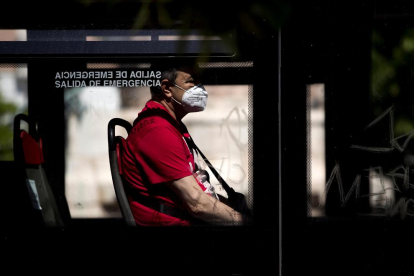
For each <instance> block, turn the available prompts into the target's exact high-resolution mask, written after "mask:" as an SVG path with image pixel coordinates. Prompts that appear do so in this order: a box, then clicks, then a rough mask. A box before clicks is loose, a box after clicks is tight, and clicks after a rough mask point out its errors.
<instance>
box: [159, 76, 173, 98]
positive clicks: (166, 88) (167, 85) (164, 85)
mask: <svg viewBox="0 0 414 276" xmlns="http://www.w3.org/2000/svg"><path fill="white" fill-rule="evenodd" d="M171 86H172V84H171V82H170V81H168V80H167V79H163V80H162V81H161V90H162V92H163V93H164V95H165V96H166V97H167V98H170V97H172V91H171Z"/></svg>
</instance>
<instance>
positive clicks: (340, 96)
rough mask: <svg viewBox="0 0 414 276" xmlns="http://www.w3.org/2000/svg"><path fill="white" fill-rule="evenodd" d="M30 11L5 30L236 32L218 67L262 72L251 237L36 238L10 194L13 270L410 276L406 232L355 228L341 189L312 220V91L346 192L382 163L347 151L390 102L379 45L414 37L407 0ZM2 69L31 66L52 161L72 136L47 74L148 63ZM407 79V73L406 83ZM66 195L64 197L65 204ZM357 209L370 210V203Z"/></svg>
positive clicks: (196, 232) (119, 234)
mask: <svg viewBox="0 0 414 276" xmlns="http://www.w3.org/2000/svg"><path fill="white" fill-rule="evenodd" d="M21 4H22V3H20V2H19V1H16V2H13V3H8V4H7V5H6V4H2V6H3V7H4V9H2V10H3V14H2V16H1V17H0V26H1V27H2V28H16V29H17V28H25V29H30V28H31V29H39V30H41V29H75V30H76V29H82V28H84V29H90V28H92V29H95V28H96V29H100V28H102V29H105V28H109V29H112V28H115V29H116V28H126V29H128V28H131V27H132V26H135V27H137V28H142V29H152V28H156V29H157V28H158V29H162V28H171V27H178V28H183V29H185V28H200V29H202V30H203V31H204V32H205V33H206V34H221V33H225V32H227V31H230V30H236V33H237V37H236V45H237V54H236V56H235V57H232V58H227V57H221V58H212V59H211V60H212V61H215V60H217V61H226V60H232V61H237V60H241V61H250V60H253V62H254V68H253V73H252V76H251V78H252V81H253V91H254V93H253V102H252V104H253V110H254V119H253V126H254V143H253V152H254V155H253V162H254V165H253V172H254V179H253V186H254V211H255V223H254V225H253V226H251V227H241V228H221V227H214V228H202V229H199V228H188V229H164V228H163V229H152V228H147V229H129V228H126V227H125V226H124V225H123V224H122V221H118V220H78V221H76V222H74V223H73V224H71V225H70V226H69V227H66V228H63V229H50V228H43V227H37V226H35V225H29V226H28V225H27V221H26V216H27V215H25V213H24V210H25V209H24V208H26V207H27V206H24V204H18V202H20V201H22V202H23V199H22V196H19V195H18V194H9V193H8V192H9V191H13V192H16V191H17V190H18V189H19V188H18V187H17V186H16V187H14V188H10V187H5V188H4V189H5V191H6V193H5V194H4V196H3V200H2V203H3V204H4V207H3V208H2V209H3V212H4V216H3V217H4V218H5V219H4V223H3V224H4V225H5V227H4V230H5V234H4V239H3V241H4V244H5V246H3V247H2V248H3V251H4V252H5V254H6V255H5V256H7V258H6V259H4V260H5V261H6V263H9V264H13V265H15V264H22V263H25V264H31V265H38V269H44V270H49V265H51V264H56V265H59V268H58V270H57V272H62V271H64V270H66V268H75V270H77V272H78V273H81V272H83V271H84V270H83V269H82V268H81V265H85V266H87V267H89V268H93V269H97V270H105V269H106V268H107V267H108V266H112V267H116V268H119V269H122V270H123V269H128V270H129V271H132V272H134V273H137V274H141V273H142V270H144V269H145V270H147V271H149V272H148V273H146V274H147V275H154V274H163V275H164V274H165V273H168V272H171V271H174V272H177V273H179V274H183V273H186V274H187V273H188V274H191V275H283V276H285V275H303V274H304V273H307V274H308V273H309V274H310V275H313V274H315V275H383V274H385V273H388V272H389V273H391V275H412V274H413V272H414V269H413V268H412V265H411V260H412V253H411V250H410V248H411V246H412V242H411V240H412V238H411V237H412V234H413V232H412V227H413V225H412V221H411V220H410V219H407V220H401V219H399V218H398V217H397V218H395V217H393V218H388V217H380V218H378V217H373V216H364V217H361V216H357V215H356V214H357V212H356V208H354V207H355V204H354V205H352V204H351V205H350V207H348V208H345V209H341V208H339V207H338V206H337V200H335V198H336V195H337V191H335V189H333V190H332V192H331V193H330V194H329V195H328V199H327V200H329V201H330V202H331V203H330V204H331V205H330V207H329V210H328V209H327V212H330V215H329V216H328V217H327V218H320V219H318V218H309V217H308V214H307V213H308V211H307V199H308V194H307V181H308V180H307V175H308V172H307V165H308V164H307V162H308V160H307V155H306V150H307V144H306V141H307V138H306V137H307V132H306V129H307V121H306V112H307V109H306V106H307V105H306V101H307V99H306V85H308V84H312V83H324V84H325V91H326V98H325V102H326V104H325V109H326V118H327V121H326V131H327V132H326V151H327V152H326V158H327V173H329V172H330V171H331V170H332V168H333V166H334V165H335V162H336V161H338V160H339V161H340V162H341V164H344V178H345V179H346V180H347V181H346V183H347V184H346V186H345V191H348V189H349V188H350V185H351V183H352V182H351V181H352V180H353V178H354V176H355V174H354V171H353V168H354V167H353V166H352V165H354V163H353V162H354V160H358V162H360V164H361V166H364V165H372V164H373V162H372V160H374V159H375V158H374V157H372V156H364V155H360V154H359V153H355V152H352V151H349V146H350V145H351V144H353V143H355V142H356V141H359V140H358V139H359V137H358V133H361V130H362V129H363V128H364V126H365V125H366V124H367V123H369V122H371V121H372V120H373V119H374V118H376V117H377V116H378V110H384V108H385V107H386V106H387V105H388V103H387V100H389V98H387V97H386V95H383V96H382V98H379V99H373V97H372V95H371V90H372V76H371V73H372V66H373V62H372V59H371V51H372V47H373V46H374V44H375V43H374V42H373V38H372V32H373V30H374V29H380V30H383V26H385V25H386V24H388V25H387V26H391V27H389V28H388V29H386V30H388V34H387V35H384V37H385V38H386V39H385V40H386V41H388V40H387V38H388V39H389V40H391V41H393V40H397V39H398V36H397V34H396V32H394V31H393V30H400V32H402V31H401V30H404V29H405V28H408V27H410V26H411V25H412V23H411V22H410V21H412V19H413V11H414V6H413V5H412V4H409V3H408V1H402V2H399V3H398V4H394V3H388V2H385V1H384V2H381V1H371V2H368V1H363V2H359V3H348V2H345V1H342V2H340V3H330V4H326V3H325V2H322V1H312V2H311V3H305V4H291V3H287V2H284V1H247V2H243V4H242V3H238V4H232V5H230V6H224V3H222V2H220V1H209V2H199V3H198V4H195V3H191V2H188V1H148V2H146V1H140V2H133V1H111V2H103V1H79V2H76V1H59V2H48V1H43V2H40V3H38V2H36V3H31V4H29V6H22V5H21ZM5 11H7V12H5ZM162 11H168V14H169V15H170V17H169V18H168V17H162V16H160V14H163V13H162ZM139 18H145V20H140V19H139ZM167 19H168V20H167ZM392 34H394V35H395V37H394V38H393V37H392V36H390V35H392ZM0 58H1V59H0V61H1V62H2V63H3V62H27V63H28V72H29V79H28V81H29V84H28V85H29V87H28V90H29V114H33V115H36V116H39V117H41V118H42V119H43V121H44V123H45V128H44V129H45V136H46V138H45V139H46V140H47V139H49V145H50V147H51V148H52V147H62V146H63V145H62V144H63V135H64V133H63V126H59V124H61V122H63V120H64V118H63V112H62V106H63V93H61V94H58V93H55V92H56V90H55V89H54V88H53V87H47V85H46V83H52V82H48V81H47V80H46V79H45V78H46V77H45V76H47V74H48V73H53V72H55V71H58V70H59V69H65V70H70V68H80V67H81V66H82V64H85V62H87V61H99V62H104V61H111V62H112V61H114V62H128V63H133V62H135V61H142V60H143V59H145V57H134V56H122V55H118V56H117V55H108V56H105V57H97V56H93V55H90V56H78V57H77V58H75V59H74V58H71V57H67V56H30V55H29V56H4V55H3V56H1V57H0ZM280 66H281V67H280ZM409 69H410V66H409V65H408V69H407V68H405V70H406V71H407V70H408V72H409V71H410V70H409ZM404 72H405V71H404ZM224 73H226V74H237V73H232V72H224ZM408 75H409V74H408ZM231 78H234V76H233V77H231ZM404 80H405V79H403V81H404ZM404 91H408V92H407V93H405V98H404V99H405V100H401V99H400V100H399V102H400V103H401V104H400V106H401V108H402V109H403V108H404V107H406V108H407V109H408V110H407V111H406V114H408V115H412V112H413V111H412V106H413V105H412V99H413V97H412V96H411V95H410V94H409V91H410V86H406V88H404ZM394 100H395V99H394ZM397 106H398V105H397ZM410 108H411V110H410ZM51 114H52V115H53V116H51ZM48 125H49V126H50V127H49V128H48V127H47V126H48ZM56 125H58V126H59V127H56ZM51 126H54V127H55V128H54V129H53V131H52V130H51V129H52V127H51ZM47 129H49V131H47ZM355 136H356V138H355ZM45 150H46V153H45V154H47V155H48V158H49V160H55V161H56V162H50V163H49V164H48V167H47V168H48V170H49V172H51V173H50V175H51V177H52V181H55V182H57V183H59V182H61V181H60V180H62V179H63V175H64V172H63V168H62V167H61V166H60V165H59V164H63V158H64V157H63V156H62V155H60V154H59V153H58V152H52V151H49V152H47V149H45ZM392 158H397V157H392ZM391 160H394V159H391ZM390 162H391V161H390ZM0 170H1V173H2V175H4V179H6V180H7V181H4V182H3V181H2V182H3V183H6V182H7V183H9V185H12V184H13V183H18V180H17V179H18V177H17V176H16V175H18V169H17V168H15V166H14V164H12V163H7V162H3V163H1V164H0ZM10 183H11V184H10ZM19 187H21V186H19ZM63 188H64V187H60V188H59V187H58V188H57V190H58V193H59V192H60V193H61V192H62V191H64V189H63ZM59 189H60V190H59ZM20 191H21V192H22V193H23V190H21V189H20ZM335 193H336V194H335ZM358 206H360V207H361V206H362V207H361V208H365V207H364V206H365V205H364V202H362V204H361V205H358ZM280 260H281V264H282V266H280ZM216 264H217V266H216ZM39 267H40V268H39ZM131 269H132V270H131ZM280 272H281V274H279V273H280Z"/></svg>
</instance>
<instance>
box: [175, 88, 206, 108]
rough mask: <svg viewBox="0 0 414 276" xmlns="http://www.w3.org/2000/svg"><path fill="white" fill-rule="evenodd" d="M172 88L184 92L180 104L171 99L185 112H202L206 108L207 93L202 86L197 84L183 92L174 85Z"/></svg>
mask: <svg viewBox="0 0 414 276" xmlns="http://www.w3.org/2000/svg"><path fill="white" fill-rule="evenodd" d="M174 86H176V87H178V88H180V89H181V90H183V91H185V93H184V94H183V98H182V100H181V102H182V103H180V102H178V101H177V100H176V99H174V98H172V99H173V100H174V101H175V102H176V103H178V104H179V105H181V106H182V107H183V109H184V110H185V111H187V112H198V111H203V110H204V109H205V108H206V105H207V97H208V94H207V91H206V90H205V89H204V86H203V85H201V84H199V85H196V86H194V87H191V88H190V89H188V90H185V89H184V88H182V87H179V86H178V85H176V84H174Z"/></svg>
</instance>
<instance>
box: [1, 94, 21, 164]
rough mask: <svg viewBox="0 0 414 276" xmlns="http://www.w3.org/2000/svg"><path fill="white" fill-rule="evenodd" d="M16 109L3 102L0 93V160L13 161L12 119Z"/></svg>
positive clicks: (12, 105) (10, 104)
mask: <svg viewBox="0 0 414 276" xmlns="http://www.w3.org/2000/svg"><path fill="white" fill-rule="evenodd" d="M16 111H17V107H16V106H15V105H14V104H12V103H8V102H5V101H4V99H3V97H2V95H1V91H0V160H2V161H10V160H13V118H14V116H15V113H16Z"/></svg>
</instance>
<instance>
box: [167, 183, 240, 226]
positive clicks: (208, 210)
mask: <svg viewBox="0 0 414 276" xmlns="http://www.w3.org/2000/svg"><path fill="white" fill-rule="evenodd" d="M170 187H171V189H172V190H173V191H174V192H175V193H176V194H177V195H178V196H179V197H180V198H181V199H182V201H183V202H184V206H185V207H186V208H187V210H188V211H189V212H190V214H191V215H192V216H194V217H196V218H198V219H201V220H203V221H206V222H209V223H213V224H219V225H242V224H243V221H244V220H245V219H246V218H244V217H243V215H242V214H240V213H239V212H237V211H235V210H234V209H232V208H231V207H229V206H227V205H226V204H224V203H222V202H220V201H218V200H217V199H215V198H213V197H212V196H209V195H208V194H206V193H204V191H203V190H202V189H201V188H200V186H199V185H198V183H197V181H196V180H195V178H194V176H192V175H190V176H186V177H184V178H180V179H178V180H175V181H173V182H172V184H171V185H170Z"/></svg>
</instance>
